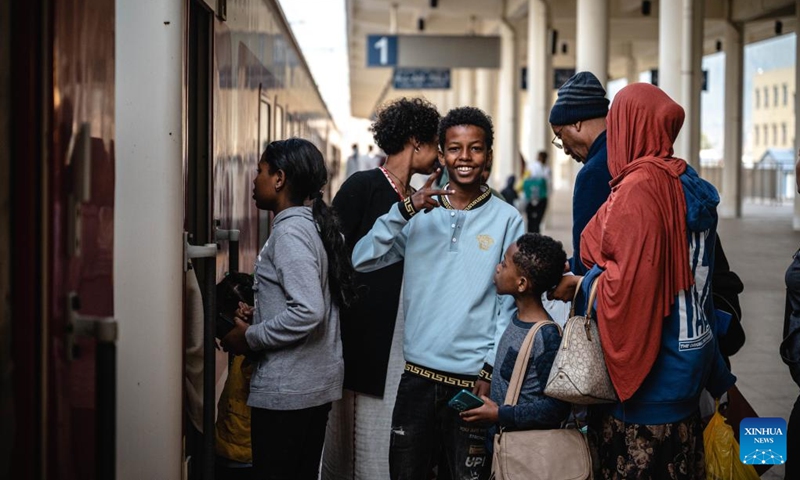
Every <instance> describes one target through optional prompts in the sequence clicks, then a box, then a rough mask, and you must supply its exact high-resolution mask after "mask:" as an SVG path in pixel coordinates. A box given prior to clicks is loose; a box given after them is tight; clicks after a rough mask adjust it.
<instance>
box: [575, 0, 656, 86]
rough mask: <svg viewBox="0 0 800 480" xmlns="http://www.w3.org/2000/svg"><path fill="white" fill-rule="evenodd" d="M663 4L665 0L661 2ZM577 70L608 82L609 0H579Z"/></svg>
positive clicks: (603, 83)
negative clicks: (590, 73)
mask: <svg viewBox="0 0 800 480" xmlns="http://www.w3.org/2000/svg"><path fill="white" fill-rule="evenodd" d="M661 3H662V4H663V3H665V2H661ZM577 7H578V13H577V21H576V26H575V28H576V29H577V35H576V36H577V39H576V40H577V42H576V43H577V45H576V49H575V70H576V71H578V72H584V71H588V72H592V73H593V74H594V76H595V77H597V79H598V80H600V83H601V84H602V85H603V87H605V85H606V82H608V45H609V44H608V0H578V6H577Z"/></svg>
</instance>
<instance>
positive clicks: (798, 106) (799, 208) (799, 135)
mask: <svg viewBox="0 0 800 480" xmlns="http://www.w3.org/2000/svg"><path fill="white" fill-rule="evenodd" d="M794 12H795V22H798V21H800V0H796V1H795V8H794ZM797 25H800V23H797ZM794 84H795V91H797V86H798V85H800V35H797V36H796V37H795V62H794ZM794 111H795V112H800V99H798V97H797V95H796V94H795V96H794ZM798 150H800V122H798V121H795V122H794V151H795V152H797V151H798ZM792 188H795V186H794V185H792ZM792 228H793V229H795V230H800V194H797V193H795V194H794V215H793V216H792Z"/></svg>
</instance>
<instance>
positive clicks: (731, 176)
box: [719, 24, 744, 218]
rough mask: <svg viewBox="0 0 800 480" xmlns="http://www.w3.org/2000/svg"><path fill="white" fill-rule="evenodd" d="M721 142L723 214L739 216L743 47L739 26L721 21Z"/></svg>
mask: <svg viewBox="0 0 800 480" xmlns="http://www.w3.org/2000/svg"><path fill="white" fill-rule="evenodd" d="M724 41H725V104H724V105H725V106H724V108H725V144H724V147H723V148H724V152H723V155H722V158H723V159H724V162H725V163H724V166H723V169H722V201H721V202H720V206H719V214H720V216H721V217H723V218H739V217H741V216H742V191H741V190H742V189H741V186H742V181H741V178H742V88H743V84H742V75H743V63H744V61H743V60H744V47H743V45H742V27H740V26H736V25H732V24H726V25H725V40H724Z"/></svg>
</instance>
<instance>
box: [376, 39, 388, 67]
mask: <svg viewBox="0 0 800 480" xmlns="http://www.w3.org/2000/svg"><path fill="white" fill-rule="evenodd" d="M372 46H373V47H375V48H376V49H377V50H378V51H379V52H380V55H381V57H380V60H379V62H380V64H381V65H386V64H387V63H389V39H388V38H386V37H381V38H380V39H379V40H378V41H377V42H375V43H374V44H372Z"/></svg>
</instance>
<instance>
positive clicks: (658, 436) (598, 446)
mask: <svg viewBox="0 0 800 480" xmlns="http://www.w3.org/2000/svg"><path fill="white" fill-rule="evenodd" d="M594 420H596V421H592V422H591V423H590V425H592V426H593V427H594V428H591V429H590V435H589V442H590V446H591V449H592V457H593V458H592V461H593V463H594V471H595V478H598V479H606V480H617V479H654V480H661V479H664V480H666V479H669V480H673V479H676V480H678V479H679V480H703V479H705V478H706V468H705V456H704V453H703V426H702V423H701V421H700V415H699V413H696V414H694V415H692V416H690V417H689V418H686V419H684V420H682V421H679V422H675V423H666V424H661V425H639V424H635V423H623V422H622V421H620V420H617V419H616V418H614V417H613V416H611V415H608V414H604V415H601V416H600V417H599V418H595V419H594Z"/></svg>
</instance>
